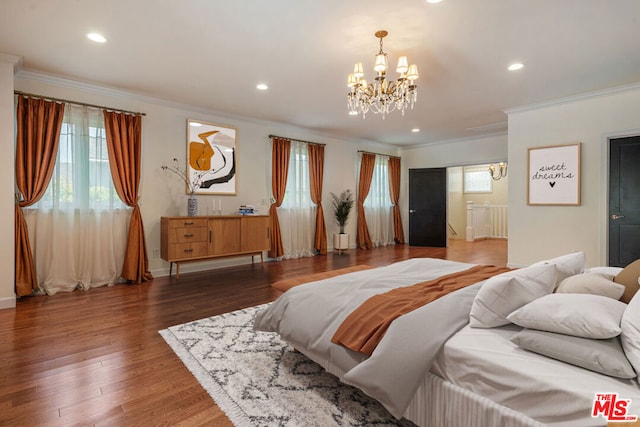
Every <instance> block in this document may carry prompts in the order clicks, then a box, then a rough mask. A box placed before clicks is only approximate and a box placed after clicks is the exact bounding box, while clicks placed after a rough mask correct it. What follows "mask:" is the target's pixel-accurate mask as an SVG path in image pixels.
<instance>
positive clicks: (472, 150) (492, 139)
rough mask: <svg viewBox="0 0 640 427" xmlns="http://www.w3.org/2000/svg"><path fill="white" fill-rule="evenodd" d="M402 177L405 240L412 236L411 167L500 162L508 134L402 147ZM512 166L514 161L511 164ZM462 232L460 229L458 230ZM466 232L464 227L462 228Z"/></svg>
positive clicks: (504, 157)
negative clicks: (410, 230)
mask: <svg viewBox="0 0 640 427" xmlns="http://www.w3.org/2000/svg"><path fill="white" fill-rule="evenodd" d="M400 155H401V156H402V177H401V180H400V185H401V189H400V194H401V196H400V207H401V210H402V224H403V225H404V233H405V240H406V241H407V242H408V241H409V240H408V238H409V187H408V183H409V169H420V168H440V167H454V166H466V165H475V164H483V163H497V162H500V161H505V160H506V159H507V135H506V134H504V135H495V136H487V137H481V138H474V139H464V140H459V141H444V142H440V143H436V144H427V145H422V146H416V147H411V148H406V149H403V150H400ZM509 166H511V165H509ZM456 231H458V233H460V230H456ZM462 231H463V232H464V230H462Z"/></svg>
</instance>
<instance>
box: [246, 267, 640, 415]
mask: <svg viewBox="0 0 640 427" xmlns="http://www.w3.org/2000/svg"><path fill="white" fill-rule="evenodd" d="M473 266H474V265H473V264H466V263H459V262H453V261H445V260H438V259H430V258H423V259H422V258H421V259H411V260H407V261H402V262H398V263H396V264H392V265H390V266H387V267H381V268H376V269H370V270H364V271H358V272H354V273H349V274H346V275H342V276H337V277H334V278H330V279H325V280H321V281H317V282H312V283H308V284H305V285H300V286H297V287H294V288H292V289H290V290H288V291H287V292H285V293H284V294H283V295H282V296H281V297H280V298H278V299H277V300H276V301H275V302H273V303H272V304H270V306H269V308H268V309H266V310H265V311H263V312H262V313H260V314H259V315H258V317H257V319H256V323H255V325H254V327H255V329H256V330H261V331H271V332H277V333H278V334H280V336H281V337H282V338H283V339H284V340H285V341H287V342H289V343H290V344H292V345H293V346H294V347H295V348H297V349H298V350H300V351H301V352H302V353H304V354H305V355H307V356H308V357H309V358H310V359H312V360H314V361H315V362H317V363H319V364H320V365H321V366H323V367H324V368H325V369H326V370H327V371H328V372H330V373H332V374H334V375H336V376H338V378H340V379H341V380H342V381H343V382H345V383H348V384H351V385H354V386H356V387H358V388H360V389H361V390H363V391H364V392H365V393H367V394H369V395H370V396H372V397H374V398H376V399H377V400H379V401H380V402H381V403H382V404H383V405H384V406H385V407H386V408H387V409H388V410H389V411H390V412H391V413H392V414H393V415H394V416H396V417H398V418H399V417H401V416H403V415H405V416H407V417H408V418H409V419H412V420H414V421H416V420H421V419H429V420H433V417H430V416H429V417H425V418H423V417H422V415H423V414H427V415H428V411H430V410H431V409H429V408H428V407H427V408H426V409H424V411H423V412H420V411H422V409H421V410H420V411H418V412H415V414H414V408H419V407H421V406H422V405H420V402H416V397H417V396H423V395H424V393H425V391H426V390H430V388H429V387H430V386H429V384H431V383H432V382H433V381H431V383H430V382H429V378H430V377H432V376H433V374H435V375H437V376H440V377H442V378H444V379H445V380H446V381H449V382H450V383H448V382H446V381H445V385H446V384H450V385H452V387H456V388H457V389H459V390H460V391H462V393H459V395H460V396H461V399H463V401H464V400H465V399H466V398H465V397H464V394H465V393H469V394H470V395H472V394H473V395H474V396H475V395H477V396H482V398H483V399H484V400H485V403H481V404H480V406H481V407H482V410H483V411H484V410H488V411H489V412H493V414H489V412H486V414H488V416H489V417H491V416H493V415H494V414H497V416H498V417H503V418H502V419H507V420H508V419H512V418H510V417H512V415H510V414H508V412H509V410H508V409H507V408H511V409H513V410H514V411H516V412H514V413H515V414H517V413H521V414H524V416H523V418H522V420H524V421H522V422H518V423H515V424H513V425H535V424H536V423H535V421H533V420H534V419H535V420H538V421H541V422H544V423H551V424H553V425H556V426H588V425H606V422H604V419H603V418H602V417H599V418H592V417H591V410H592V408H593V402H594V398H595V393H618V395H619V397H620V398H623V399H631V406H630V408H629V412H628V413H629V414H634V415H638V416H640V388H639V386H638V382H637V381H636V380H618V379H615V378H612V377H608V376H605V375H602V374H597V373H594V372H591V371H587V370H585V369H583V368H579V367H575V366H572V365H569V364H566V363H563V362H558V361H555V360H552V359H549V358H547V357H544V356H541V355H537V354H534V353H530V352H528V351H526V350H523V349H520V348H519V347H517V346H516V345H515V344H513V343H512V342H511V341H509V338H510V337H511V335H513V334H514V333H515V332H517V331H519V330H520V329H521V328H519V327H517V326H515V325H508V326H504V327H499V328H489V329H476V328H473V329H472V328H470V327H469V326H465V325H467V324H468V321H469V313H470V311H471V305H472V304H473V300H474V297H475V295H476V294H477V292H478V289H480V288H481V286H482V284H483V282H481V283H478V284H475V285H471V286H469V287H466V288H463V289H460V290H459V291H456V292H453V293H452V294H449V295H446V296H444V297H442V298H440V299H438V300H435V301H433V302H432V303H430V304H427V305H426V306H424V307H421V308H419V309H417V310H414V311H413V312H410V313H408V314H405V315H404V316H401V317H399V318H397V319H396V320H394V321H393V322H392V323H391V326H390V327H389V329H388V331H387V333H386V334H385V336H384V338H383V339H382V341H381V342H380V344H379V345H378V347H377V348H376V349H375V350H374V352H373V354H372V355H371V357H369V358H367V357H366V356H365V355H363V354H362V353H357V352H354V351H351V350H348V349H345V348H344V347H342V346H340V345H337V344H333V343H331V338H332V336H333V334H334V333H335V331H336V330H337V328H338V327H339V326H340V324H341V323H342V321H343V320H344V319H345V318H346V317H347V316H348V315H349V314H350V313H351V312H352V311H353V310H355V309H356V308H357V307H358V306H359V305H360V304H361V303H363V302H364V301H365V300H366V299H368V298H369V297H371V296H373V295H375V294H378V293H383V292H386V291H389V290H391V289H393V288H396V287H404V286H410V285H412V284H415V283H420V282H424V281H427V280H431V279H435V278H437V277H440V276H442V275H445V274H450V273H454V272H458V271H462V270H466V269H469V268H471V267H473ZM429 370H430V372H429ZM425 381H426V382H425ZM425 384H427V386H425ZM434 384H435V383H434ZM474 393H475V394H474ZM426 398H428V397H426ZM488 399H489V400H488ZM421 400H423V399H422V398H421ZM486 402H490V403H491V404H486ZM493 402H495V403H497V405H496V407H497V406H499V407H500V408H504V410H502V409H500V410H497V411H495V410H493V409H491V405H495V404H494V403H493ZM427 406H428V405H427ZM487 408H488V409H487ZM405 411H407V412H405ZM431 411H432V410H431ZM505 414H506V415H505ZM504 417H506V418H504ZM445 419H446V417H445ZM485 419H489V418H485ZM527 420H529V421H527ZM431 423H432V421H429V422H428V423H427V424H429V425H430V424H431ZM508 423H509V425H512V424H511V422H508ZM442 425H447V424H446V423H445V424H442ZM476 425H481V426H484V425H486V424H483V423H482V422H479V423H476Z"/></svg>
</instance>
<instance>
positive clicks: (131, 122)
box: [104, 110, 153, 283]
mask: <svg viewBox="0 0 640 427" xmlns="http://www.w3.org/2000/svg"><path fill="white" fill-rule="evenodd" d="M104 127H105V130H106V133H107V148H108V150H109V167H110V168H111V177H112V178H113V185H114V186H115V188H116V191H117V192H118V196H120V198H121V199H122V201H123V202H124V203H126V204H127V206H129V207H132V208H133V211H132V212H131V220H130V222H129V235H128V236H127V248H126V250H125V255H124V263H123V265H122V277H123V278H124V279H126V280H129V281H130V282H135V283H141V282H143V281H149V280H152V279H153V276H152V275H151V273H150V272H149V258H148V256H147V244H146V242H145V238H144V226H143V224H142V215H141V213H140V206H139V205H138V189H139V187H140V160H141V151H142V117H141V116H134V115H131V114H124V113H117V112H114V111H106V110H105V111H104Z"/></svg>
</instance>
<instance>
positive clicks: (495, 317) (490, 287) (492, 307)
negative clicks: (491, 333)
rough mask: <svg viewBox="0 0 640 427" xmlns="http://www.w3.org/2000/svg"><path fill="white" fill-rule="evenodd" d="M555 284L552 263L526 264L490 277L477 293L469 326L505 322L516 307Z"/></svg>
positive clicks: (481, 326)
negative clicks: (528, 265) (523, 266)
mask: <svg viewBox="0 0 640 427" xmlns="http://www.w3.org/2000/svg"><path fill="white" fill-rule="evenodd" d="M555 285H556V267H555V266H554V265H552V264H545V265H538V266H535V267H526V268H521V269H519V270H514V271H509V272H506V273H502V274H499V275H497V276H493V277H491V278H490V279H488V280H487V281H486V282H485V283H484V284H483V285H482V287H481V288H480V290H479V291H478V293H477V294H476V297H475V299H474V300H473V304H472V305H471V313H470V315H469V325H470V326H471V327H474V328H494V327H496V326H502V325H508V324H509V321H508V320H507V316H508V315H509V314H510V313H511V312H512V311H513V310H516V309H517V308H519V307H522V306H523V305H525V304H527V303H529V302H531V301H533V300H535V299H536V298H540V297H541V296H543V295H547V294H549V293H551V292H552V291H553V288H554V287H555Z"/></svg>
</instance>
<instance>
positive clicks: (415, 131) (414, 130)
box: [411, 128, 420, 133]
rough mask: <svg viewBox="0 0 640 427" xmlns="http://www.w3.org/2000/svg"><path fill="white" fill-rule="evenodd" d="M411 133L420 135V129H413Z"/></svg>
mask: <svg viewBox="0 0 640 427" xmlns="http://www.w3.org/2000/svg"><path fill="white" fill-rule="evenodd" d="M411 132H413V133H418V132H420V129H418V128H413V129H411Z"/></svg>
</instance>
